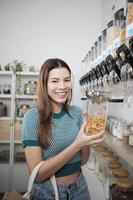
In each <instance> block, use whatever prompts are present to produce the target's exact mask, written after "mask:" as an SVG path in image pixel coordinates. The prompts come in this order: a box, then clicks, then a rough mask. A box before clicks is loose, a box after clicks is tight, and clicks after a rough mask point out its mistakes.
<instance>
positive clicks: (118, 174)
mask: <svg viewBox="0 0 133 200" xmlns="http://www.w3.org/2000/svg"><path fill="white" fill-rule="evenodd" d="M112 172H113V174H114V175H115V176H116V177H121V178H126V177H127V176H128V171H126V170H125V169H123V168H118V169H112Z"/></svg>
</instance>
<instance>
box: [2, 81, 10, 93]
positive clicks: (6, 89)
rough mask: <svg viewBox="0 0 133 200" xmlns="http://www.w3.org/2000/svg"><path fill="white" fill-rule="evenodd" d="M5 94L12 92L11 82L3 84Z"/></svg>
mask: <svg viewBox="0 0 133 200" xmlns="http://www.w3.org/2000/svg"><path fill="white" fill-rule="evenodd" d="M3 94H11V85H10V84H6V83H5V84H4V85H3Z"/></svg>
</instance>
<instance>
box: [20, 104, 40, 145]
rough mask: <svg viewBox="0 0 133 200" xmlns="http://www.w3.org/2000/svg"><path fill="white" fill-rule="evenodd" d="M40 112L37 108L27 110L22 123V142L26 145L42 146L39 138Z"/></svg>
mask: <svg viewBox="0 0 133 200" xmlns="http://www.w3.org/2000/svg"><path fill="white" fill-rule="evenodd" d="M38 122H39V114H38V112H37V110H36V109H35V108H33V109H31V110H29V111H27V112H26V113H25V115H24V118H23V123H22V143H23V147H26V146H40V144H39V140H38Z"/></svg>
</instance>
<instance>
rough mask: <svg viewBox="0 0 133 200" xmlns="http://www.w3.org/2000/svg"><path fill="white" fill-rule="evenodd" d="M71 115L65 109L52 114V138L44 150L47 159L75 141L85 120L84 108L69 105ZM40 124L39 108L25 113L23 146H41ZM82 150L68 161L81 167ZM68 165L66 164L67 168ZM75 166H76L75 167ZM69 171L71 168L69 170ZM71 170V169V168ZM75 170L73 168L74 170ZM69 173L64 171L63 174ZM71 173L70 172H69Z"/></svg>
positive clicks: (44, 156)
mask: <svg viewBox="0 0 133 200" xmlns="http://www.w3.org/2000/svg"><path fill="white" fill-rule="evenodd" d="M69 113H70V115H71V116H69V115H68V114H67V113H65V112H64V111H61V112H59V113H53V115H52V138H51V139H50V141H49V144H50V145H49V148H48V149H46V150H43V158H44V159H45V160H46V159H48V158H51V157H53V156H55V155H57V154H58V153H59V152H61V151H63V150H64V149H65V148H67V147H68V146H69V145H70V144H72V143H73V141H74V140H75V138H76V136H77V135H78V133H79V130H80V127H81V124H82V122H83V118H82V110H81V108H80V107H77V106H69ZM38 124H39V113H38V110H37V108H32V109H30V110H29V111H27V112H26V113H25V115H24V119H23V124H22V142H23V146H24V147H26V146H40V144H39V140H38ZM80 160H81V157H80V152H78V153H77V154H75V155H74V156H73V158H72V159H71V160H70V161H69V162H68V163H67V165H69V164H71V166H72V165H73V166H75V165H74V164H75V163H77V164H76V165H77V168H78V170H79V167H80V164H79V163H80ZM65 167H66V166H64V168H65ZM74 168H75V167H74ZM68 171H69V170H68ZM70 171H71V170H70ZM72 171H73V170H72ZM65 174H67V172H66V171H65V172H63V174H62V176H63V175H65ZM68 174H69V172H68Z"/></svg>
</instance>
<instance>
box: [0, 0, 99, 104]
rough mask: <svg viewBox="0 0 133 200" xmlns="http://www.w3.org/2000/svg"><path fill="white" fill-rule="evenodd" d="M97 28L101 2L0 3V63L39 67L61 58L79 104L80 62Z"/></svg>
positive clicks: (22, 0) (15, 0)
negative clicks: (70, 72) (22, 62)
mask: <svg viewBox="0 0 133 200" xmlns="http://www.w3.org/2000/svg"><path fill="white" fill-rule="evenodd" d="M101 26H102V0H28V1H27V0H12V1H11V0H0V64H2V65H5V64H7V63H8V62H12V61H13V60H14V59H18V60H23V61H24V62H26V63H27V64H29V65H35V66H37V67H38V68H40V65H41V64H42V63H43V61H44V60H45V59H47V58H50V57H59V58H62V59H64V60H65V61H66V62H68V64H69V65H70V67H71V69H72V71H73V74H74V77H75V81H74V82H75V83H74V85H75V86H74V98H73V99H74V103H76V104H80V95H79V83H78V80H79V78H80V74H81V68H82V64H81V60H82V58H83V57H84V56H85V54H86V53H87V51H88V50H89V47H90V46H91V45H93V43H94V41H95V40H96V38H97V37H98V36H99V33H100V32H101Z"/></svg>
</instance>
